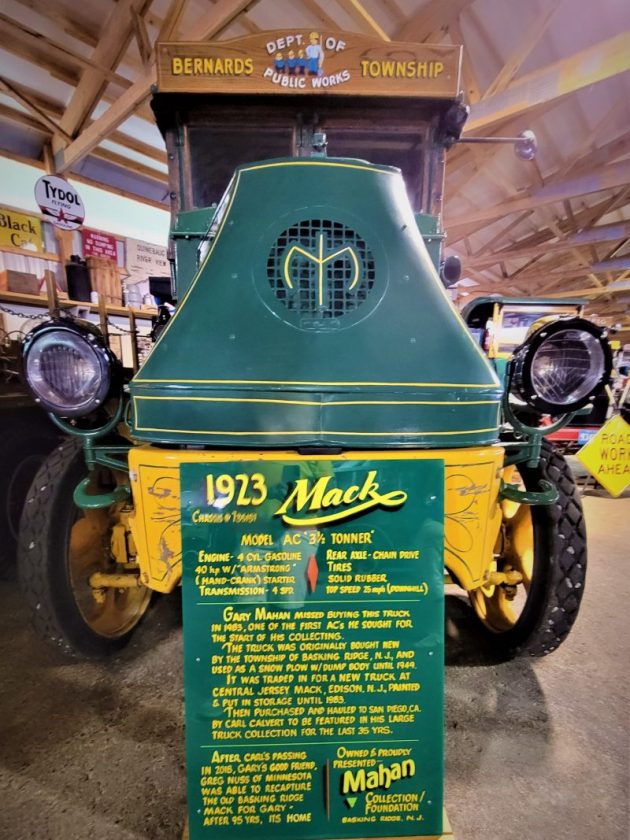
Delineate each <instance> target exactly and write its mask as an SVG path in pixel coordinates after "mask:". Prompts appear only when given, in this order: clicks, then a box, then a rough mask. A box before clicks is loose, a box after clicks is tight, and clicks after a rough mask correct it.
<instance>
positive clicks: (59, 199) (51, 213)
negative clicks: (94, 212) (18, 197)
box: [35, 175, 85, 230]
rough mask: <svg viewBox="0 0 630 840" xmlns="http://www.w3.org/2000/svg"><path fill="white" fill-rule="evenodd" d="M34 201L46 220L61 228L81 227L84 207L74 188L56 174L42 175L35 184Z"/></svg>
mask: <svg viewBox="0 0 630 840" xmlns="http://www.w3.org/2000/svg"><path fill="white" fill-rule="evenodd" d="M35 201H36V202H37V203H38V204H39V209H40V210H41V211H42V213H43V214H44V216H45V217H46V220H47V221H49V222H52V224H53V225H55V227H58V228H61V229H62V230H75V229H76V228H79V227H81V225H82V224H83V219H84V218H85V208H84V207H83V202H82V201H81V196H80V195H79V193H78V192H77V191H76V190H75V188H74V187H73V186H72V185H71V184H69V183H68V182H67V181H66V180H65V179H64V178H60V177H59V176H58V175H43V176H42V177H41V178H39V179H38V181H37V183H36V184H35Z"/></svg>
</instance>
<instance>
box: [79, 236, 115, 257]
mask: <svg viewBox="0 0 630 840" xmlns="http://www.w3.org/2000/svg"><path fill="white" fill-rule="evenodd" d="M81 241H82V242H83V256H84V257H102V258H104V259H107V260H113V261H114V262H117V261H118V248H117V244H116V238H115V237H114V236H111V235H110V234H109V233H101V232H100V231H98V230H89V229H88V228H84V229H83V230H82V231H81Z"/></svg>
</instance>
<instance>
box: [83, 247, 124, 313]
mask: <svg viewBox="0 0 630 840" xmlns="http://www.w3.org/2000/svg"><path fill="white" fill-rule="evenodd" d="M87 265H88V269H89V272H90V281H91V283H92V291H94V292H98V296H99V298H104V299H105V302H106V303H109V304H116V305H117V306H122V299H123V296H122V283H121V280H120V272H119V270H118V266H117V265H116V263H115V262H114V261H113V260H106V259H103V258H102V257H88V258H87Z"/></svg>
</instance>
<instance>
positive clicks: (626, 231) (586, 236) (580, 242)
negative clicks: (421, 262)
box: [467, 221, 630, 268]
mask: <svg viewBox="0 0 630 840" xmlns="http://www.w3.org/2000/svg"><path fill="white" fill-rule="evenodd" d="M576 226H577V223H576ZM625 236H630V221H627V222H619V223H618V224H610V225H600V226H599V227H592V228H587V229H585V230H582V231H579V233H575V234H573V235H572V236H568V237H566V238H565V239H563V240H562V241H560V242H552V243H546V244H545V245H544V253H545V254H554V253H559V252H563V251H570V250H572V249H573V248H575V247H581V246H584V245H589V244H592V243H595V242H613V241H616V240H618V239H623V238H624V237H625ZM541 247H542V246H541V245H533V246H530V247H528V248H506V249H505V250H503V251H496V252H495V253H493V254H484V255H482V256H478V257H472V258H470V259H469V260H468V261H467V262H470V264H471V265H473V266H475V267H476V268H481V267H485V266H488V265H495V264H496V263H498V262H502V261H504V260H508V261H511V260H522V259H525V258H527V257H533V256H537V255H539V254H540V251H541Z"/></svg>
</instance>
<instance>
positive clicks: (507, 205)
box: [446, 160, 630, 230]
mask: <svg viewBox="0 0 630 840" xmlns="http://www.w3.org/2000/svg"><path fill="white" fill-rule="evenodd" d="M626 184H630V160H623V161H620V162H619V163H611V164H610V165H608V166H605V167H598V168H596V169H593V170H590V171H588V172H584V173H581V174H580V175H578V176H576V177H575V178H569V179H567V180H565V181H561V182H560V183H551V184H546V185H545V186H544V187H539V188H537V189H534V190H531V191H530V192H529V193H528V194H527V195H525V196H523V197H520V196H516V197H515V198H511V199H508V200H507V201H503V202H500V203H498V204H495V205H489V206H486V207H483V208H480V209H478V210H476V211H472V212H470V213H464V214H463V215H462V216H460V217H459V218H458V217H455V218H451V219H449V220H448V223H447V224H446V228H447V229H449V228H450V229H451V230H458V229H464V227H465V228H468V227H469V226H470V225H474V224H476V223H477V222H491V221H494V220H496V219H500V218H502V217H503V216H507V215H508V214H511V213H522V212H524V211H525V210H529V209H530V208H537V207H540V206H544V205H546V204H554V203H555V202H561V201H564V200H565V199H567V198H575V197H576V196H580V195H588V194H589V193H595V192H600V191H601V190H608V189H614V188H615V187H620V186H624V185H626Z"/></svg>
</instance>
